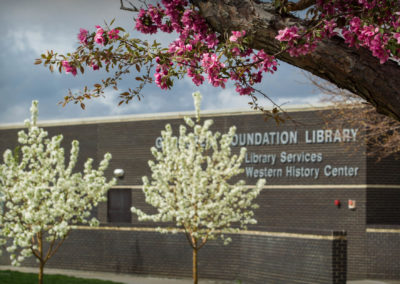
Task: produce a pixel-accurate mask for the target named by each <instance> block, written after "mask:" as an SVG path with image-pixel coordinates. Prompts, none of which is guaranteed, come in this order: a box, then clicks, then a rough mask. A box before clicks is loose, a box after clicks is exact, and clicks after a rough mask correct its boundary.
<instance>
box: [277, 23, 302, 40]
mask: <svg viewBox="0 0 400 284" xmlns="http://www.w3.org/2000/svg"><path fill="white" fill-rule="evenodd" d="M297 31H298V30H297V27H295V26H293V27H290V28H285V29H283V30H280V31H279V34H278V35H277V36H276V37H275V38H276V39H277V40H279V41H292V40H295V39H297V38H298V37H299V35H298V34H297Z"/></svg>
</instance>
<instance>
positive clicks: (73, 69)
mask: <svg viewBox="0 0 400 284" xmlns="http://www.w3.org/2000/svg"><path fill="white" fill-rule="evenodd" d="M61 65H62V67H63V68H64V70H65V73H67V74H68V73H71V74H72V75H74V76H76V74H77V71H76V67H75V66H72V65H71V64H70V63H69V62H68V61H66V60H63V61H62V62H61Z"/></svg>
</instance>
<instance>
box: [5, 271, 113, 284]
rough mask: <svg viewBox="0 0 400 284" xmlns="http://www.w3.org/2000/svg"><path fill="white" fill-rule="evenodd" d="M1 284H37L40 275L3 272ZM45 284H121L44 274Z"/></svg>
mask: <svg viewBox="0 0 400 284" xmlns="http://www.w3.org/2000/svg"><path fill="white" fill-rule="evenodd" d="M0 283H1V284H36V283H38V275H37V274H35V273H21V272H17V271H10V270H1V271H0ZM43 284H121V283H118V282H112V281H103V280H97V279H84V278H75V277H70V276H64V275H53V274H44V277H43Z"/></svg>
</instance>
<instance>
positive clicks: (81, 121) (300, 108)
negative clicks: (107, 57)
mask: <svg viewBox="0 0 400 284" xmlns="http://www.w3.org/2000/svg"><path fill="white" fill-rule="evenodd" d="M282 109H284V111H286V112H304V111H317V110H327V109H332V105H329V104H318V106H310V105H292V106H287V107H282ZM201 114H202V117H210V116H212V117H219V116H237V115H261V112H260V111H255V110H249V109H225V110H203V111H201ZM185 116H195V111H181V112H164V113H149V114H133V115H121V116H102V117H87V118H76V119H58V120H43V121H38V126H41V127H51V126H67V125H87V124H99V123H116V122H131V121H145V120H167V119H179V118H183V117H185ZM18 128H25V125H24V123H4V124H0V130H5V129H18Z"/></svg>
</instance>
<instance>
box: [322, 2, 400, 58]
mask: <svg viewBox="0 0 400 284" xmlns="http://www.w3.org/2000/svg"><path fill="white" fill-rule="evenodd" d="M317 5H318V6H319V8H320V9H321V10H322V11H323V12H322V14H321V17H325V18H327V19H328V18H331V19H332V20H330V21H326V23H325V26H324V28H325V29H329V28H328V26H327V25H328V24H327V23H332V22H333V21H334V19H335V18H337V17H339V18H341V19H342V21H343V20H345V23H344V24H343V23H342V27H341V28H340V34H341V36H342V37H343V38H344V39H345V42H346V43H347V44H348V45H349V46H354V47H359V46H362V47H365V48H368V49H369V50H370V51H371V53H372V55H373V56H375V57H377V58H378V59H379V60H380V63H385V62H386V61H387V60H388V59H389V58H390V57H395V58H399V54H400V41H399V40H398V38H399V36H398V35H397V31H398V28H399V27H400V17H399V4H398V1H384V0H357V1H347V0H333V1H324V0H318V1H317ZM331 25H332V24H331ZM334 28H336V29H338V27H336V26H335V27H334ZM326 36H327V37H330V36H332V34H328V35H326Z"/></svg>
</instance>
